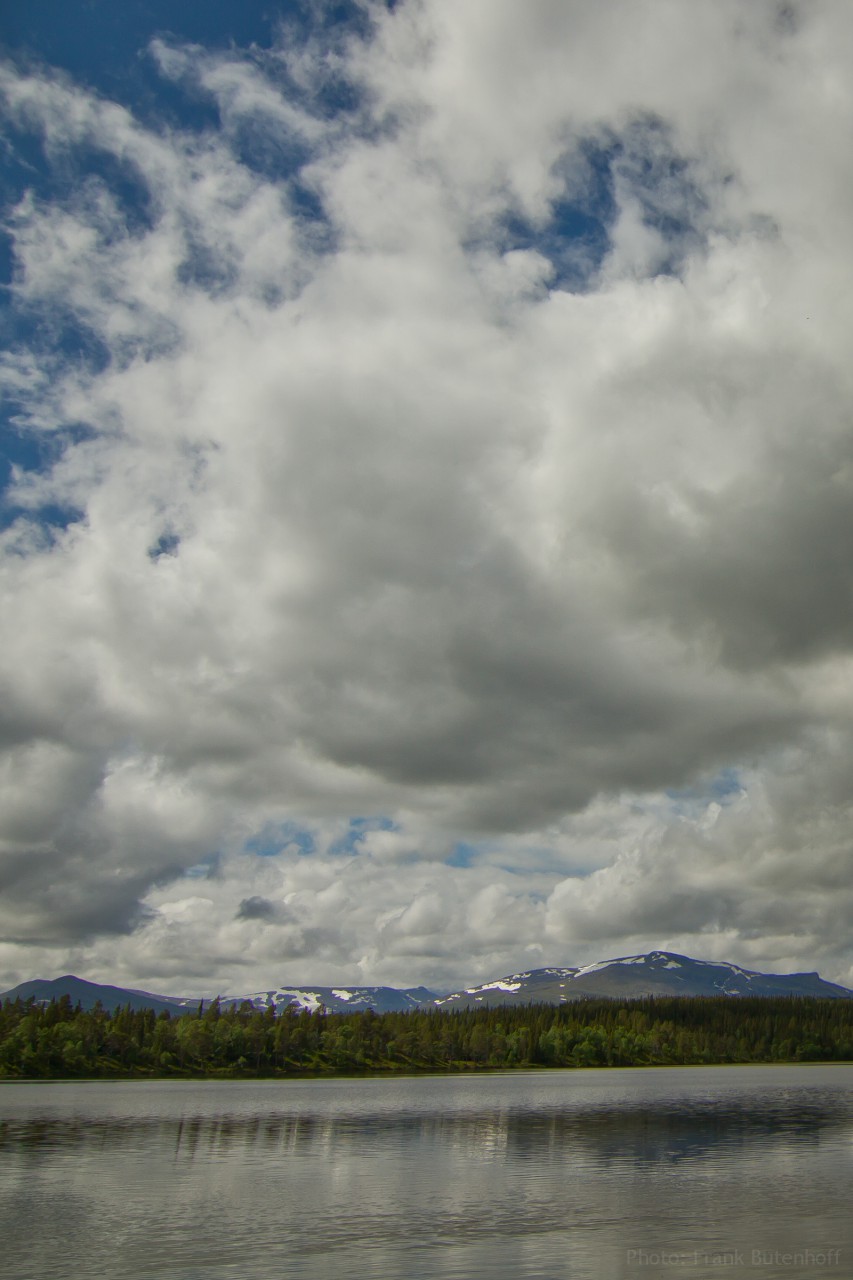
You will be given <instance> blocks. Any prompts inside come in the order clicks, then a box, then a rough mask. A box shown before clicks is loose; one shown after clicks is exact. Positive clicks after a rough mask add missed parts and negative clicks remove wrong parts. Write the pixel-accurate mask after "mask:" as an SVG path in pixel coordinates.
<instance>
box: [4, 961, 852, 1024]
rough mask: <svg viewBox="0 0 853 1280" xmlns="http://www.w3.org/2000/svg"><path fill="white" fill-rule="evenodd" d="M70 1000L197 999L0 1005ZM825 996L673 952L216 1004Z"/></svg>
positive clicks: (110, 992)
mask: <svg viewBox="0 0 853 1280" xmlns="http://www.w3.org/2000/svg"><path fill="white" fill-rule="evenodd" d="M63 995H67V996H69V997H70V999H71V1000H72V1001H73V1002H74V1003H75V1004H77V1003H78V1002H79V1003H80V1004H81V1005H82V1006H83V1008H89V1009H90V1008H92V1007H93V1006H94V1005H95V1004H96V1003H97V1002H98V1001H100V1003H101V1004H102V1005H103V1006H104V1008H106V1009H114V1008H116V1007H117V1006H119V1005H127V1004H129V1005H130V1006H131V1008H134V1009H142V1008H148V1009H154V1010H156V1011H157V1012H158V1013H159V1012H163V1011H168V1012H170V1013H173V1014H179V1013H186V1012H189V1011H191V1010H194V1009H197V1008H198V1006H199V1004H200V1003H204V1004H210V1001H209V1000H205V1001H203V1002H202V1001H201V1000H200V997H198V996H162V995H153V994H151V993H149V992H146V991H139V990H130V989H126V988H123V987H111V986H103V985H100V984H98V983H95V982H87V981H86V980H85V979H84V978H76V977H75V976H74V975H73V974H70V973H69V974H65V975H64V976H63V977H61V978H53V979H45V978H36V979H34V980H33V981H31V982H22V983H21V984H20V985H19V986H17V987H13V988H12V990H11V991H4V992H2V993H0V998H3V999H11V1000H14V999H17V998H21V999H23V1000H26V999H29V998H30V997H32V998H33V999H35V1000H39V1001H45V1002H47V1001H50V1000H53V999H59V998H60V997H61V996H63ZM720 995H725V996H732V997H737V996H822V997H826V998H829V999H851V998H853V991H851V990H849V989H848V988H847V987H842V986H839V985H838V984H837V983H833V982H825V981H824V980H823V979H822V978H821V977H820V976H819V975H818V974H817V973H816V972H814V971H811V972H808V973H789V974H778V973H759V972H757V971H755V970H752V969H744V968H742V967H741V966H740V965H737V964H732V963H730V962H728V961H723V960H694V959H692V957H690V956H684V955H680V954H678V953H677V952H674V951H649V952H647V953H645V954H644V955H633V956H617V957H616V958H615V959H613V960H598V961H596V962H595V963H594V964H587V965H580V966H568V967H566V968H560V967H558V966H554V965H550V966H547V967H545V968H542V969H528V970H525V971H524V972H521V973H511V974H508V975H506V976H505V977H502V978H493V979H491V980H490V981H489V982H482V983H479V984H476V985H474V986H471V987H466V988H465V989H464V990H462V991H454V992H451V993H450V994H448V995H437V994H436V993H435V992H434V991H430V990H429V989H428V988H427V987H407V988H405V989H403V990H400V989H399V988H397V987H374V986H347V985H344V984H339V985H337V986H334V987H324V986H317V985H315V984H313V983H312V984H310V985H305V986H288V985H285V984H282V985H281V986H278V987H270V988H268V989H267V990H266V991H255V992H253V993H252V994H250V995H245V996H226V995H221V996H219V997H218V999H219V1002H220V1004H221V1005H222V1006H223V1007H224V1006H226V1005H240V1004H243V1003H244V1002H248V1003H250V1004H252V1005H253V1006H254V1007H255V1008H256V1009H267V1008H269V1007H270V1006H272V1007H273V1008H274V1009H275V1010H276V1011H277V1012H281V1010H283V1009H285V1008H287V1007H288V1006H294V1007H296V1008H298V1009H308V1010H312V1011H316V1010H318V1009H321V1008H322V1009H326V1010H327V1011H328V1012H330V1013H344V1012H350V1013H355V1012H363V1011H364V1010H367V1009H372V1010H373V1011H374V1012H375V1013H386V1012H393V1011H400V1010H406V1009H416V1008H419V1007H423V1006H425V1005H426V1006H430V1007H433V1008H439V1009H464V1008H475V1009H476V1008H484V1007H488V1006H490V1005H501V1004H566V1003H568V1002H569V1001H572V1000H585V999H621V1000H632V999H640V998H642V997H645V996H720Z"/></svg>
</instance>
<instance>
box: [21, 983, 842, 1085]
mask: <svg viewBox="0 0 853 1280" xmlns="http://www.w3.org/2000/svg"><path fill="white" fill-rule="evenodd" d="M849 1061H853V1000H820V999H807V998H801V997H800V998H788V997H785V998H781V997H780V998H775V997H770V998H766V997H765V998H748V997H747V998H731V997H728V998H727V997H719V998H716V997H715V998H710V999H708V998H701V999H684V998H680V999H661V998H654V999H646V1000H631V1001H618V1000H586V1001H582V1002H580V1001H579V1002H577V1003H572V1004H565V1005H561V1006H559V1007H554V1006H553V1005H527V1006H518V1007H504V1008H499V1009H470V1010H456V1011H452V1012H451V1011H444V1010H426V1009H425V1010H411V1011H408V1012H406V1013H383V1014H376V1013H371V1012H365V1013H347V1014H341V1013H323V1012H319V1013H309V1012H307V1011H305V1010H302V1011H298V1010H295V1009H293V1008H292V1007H291V1008H288V1009H285V1010H284V1011H283V1012H282V1013H280V1014H278V1015H277V1014H275V1012H274V1011H273V1010H272V1009H268V1010H266V1011H262V1012H259V1011H257V1010H255V1009H253V1008H252V1006H251V1005H250V1004H248V1003H247V1004H244V1005H243V1006H242V1007H241V1008H239V1009H224V1010H223V1009H220V1007H219V1005H218V1004H217V1003H214V1004H213V1005H211V1006H210V1007H209V1008H207V1009H205V1010H203V1011H202V1010H199V1011H196V1012H194V1013H186V1014H180V1015H179V1016H171V1015H170V1014H168V1013H161V1014H159V1015H158V1014H155V1013H154V1012H153V1011H152V1010H150V1009H149V1010H142V1011H134V1010H132V1009H130V1008H129V1007H126V1008H120V1009H116V1010H115V1012H113V1013H109V1012H108V1011H107V1010H105V1009H103V1008H100V1007H96V1008H95V1009H93V1010H89V1011H84V1010H83V1009H81V1008H80V1006H79V1005H78V1006H76V1007H75V1006H73V1005H72V1004H71V1001H70V999H69V998H68V997H67V996H65V997H63V998H62V999H61V1000H58V1001H52V1002H51V1003H50V1004H48V1005H39V1004H36V1003H34V1002H33V1001H32V1000H28V1001H26V1002H23V1001H21V1000H16V1001H14V1002H12V1001H6V1002H5V1003H4V1004H3V1005H2V1007H0V1077H4V1078H7V1079H45V1078H51V1077H64V1078H67V1077H83V1076H85V1077H92V1076H94V1077H104V1078H108V1077H127V1076H286V1075H304V1074H336V1073H341V1074H344V1073H358V1072H375V1071H460V1070H483V1069H488V1068H492V1069H494V1068H507V1067H598V1066H601V1067H604V1066H607V1067H628V1066H658V1065H678V1064H683V1065H687V1064H693V1063H727V1062H849Z"/></svg>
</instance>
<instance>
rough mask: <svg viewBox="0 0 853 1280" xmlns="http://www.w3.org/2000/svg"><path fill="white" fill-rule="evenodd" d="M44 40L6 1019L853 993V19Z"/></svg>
mask: <svg viewBox="0 0 853 1280" xmlns="http://www.w3.org/2000/svg"><path fill="white" fill-rule="evenodd" d="M0 43H1V47H0V120H2V126H0V127H2V133H0V142H1V143H2V148H1V149H0V162H2V174H0V194H2V215H0V217H2V223H0V229H1V230H2V236H0V241H2V244H0V268H2V274H3V287H2V296H1V297H0V303H1V304H2V316H1V317H0V335H2V348H3V355H2V358H0V390H2V402H0V451H2V463H0V486H2V492H0V575H2V578H0V593H1V594H0V987H4V988H5V987H10V986H12V985H14V984H15V983H17V982H19V981H23V980H25V979H28V978H32V977H36V976H39V977H53V976H56V975H59V974H63V973H67V972H73V973H76V974H77V975H79V976H81V977H85V978H89V979H91V980H93V981H102V982H111V983H118V984H119V985H125V986H135V987H140V988H143V989H147V990H151V991H158V992H169V993H174V994H206V995H208V994H213V993H215V992H217V991H221V992H224V993H231V994H238V993H240V994H242V993H247V992H252V991H257V990H261V989H264V988H267V987H270V986H277V985H280V984H290V985H297V984H304V983H311V982H313V983H316V984H325V985H333V984H342V983H349V984H357V983H360V984H365V983H374V984H378V983H382V984H388V985H392V986H409V985H416V984H420V983H424V984H426V985H428V986H432V987H436V988H439V989H445V990H447V989H457V988H459V987H461V986H463V985H467V984H469V983H473V982H477V981H484V980H488V979H491V978H494V977H497V976H500V975H502V974H505V973H510V972H514V971H518V970H521V969H532V968H536V967H539V966H542V965H549V964H556V965H570V964H584V963H589V962H592V961H595V960H599V959H603V958H608V957H612V956H619V955H628V954H633V953H638V952H642V951H647V950H652V949H655V948H665V949H669V950H674V951H680V952H682V953H685V954H688V955H692V956H696V957H698V958H702V959H709V960H713V959H723V960H731V961H734V962H736V963H740V964H743V965H745V966H747V967H751V968H756V969H765V970H768V971H776V972H787V971H793V970H819V971H820V973H821V974H822V975H823V976H824V977H826V978H830V979H832V980H835V981H838V982H842V983H845V984H846V985H850V986H853V937H851V923H850V922H851V920H853V361H851V359H850V335H851V333H853V290H851V288H850V272H851V266H853V150H851V148H850V136H851V123H853V76H851V74H850V71H851V65H853V12H851V9H850V6H849V4H848V3H847V2H846V0H809V3H796V2H794V3H784V4H783V3H773V2H772V0H766V2H763V3H760V4H751V5H744V4H742V3H740V2H739V0H694V2H693V3H691V4H689V5H688V4H684V3H683V2H682V0H640V2H639V3H638V0H608V3H607V4H599V5H590V4H588V3H586V2H585V0H527V2H526V3H524V4H519V3H517V0H466V3H465V4H464V5H460V4H458V3H457V0H397V3H394V4H390V3H380V2H379V0H350V2H348V3H325V2H321V3H311V4H309V3H304V4H303V3H295V2H294V3H285V2H281V0H280V2H271V3H268V4H267V3H263V4H262V3H258V4H249V5H247V4H241V3H237V0H231V2H230V3H229V2H226V0H204V3H202V0H187V3H184V4H180V5H175V4H174V3H166V0H134V3H132V4H123V5H116V4H114V3H112V0H28V3H27V4H26V5H18V6H6V7H5V9H4V15H3V18H2V22H0Z"/></svg>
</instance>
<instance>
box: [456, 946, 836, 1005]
mask: <svg viewBox="0 0 853 1280" xmlns="http://www.w3.org/2000/svg"><path fill="white" fill-rule="evenodd" d="M720 995H725V996H822V997H825V998H829V999H850V998H853V991H850V990H849V989H848V988H847V987H841V986H838V985H837V984H836V983H834V982H824V980H823V979H822V978H821V977H819V976H818V974H817V973H791V974H777V973H757V972H755V971H753V970H751V969H742V968H741V967H740V965H736V964H728V963H726V962H723V961H710V960H693V959H691V958H690V957H689V956H682V955H678V954H677V953H676V952H673V951H652V952H650V953H649V954H648V955H640V956H621V957H619V958H618V959H615V960H601V961H599V962H598V963H597V964H590V965H585V966H583V967H582V968H569V969H555V968H550V969H533V970H531V971H529V972H527V973H515V974H510V975H509V976H508V977H506V978H500V979H498V980H497V981H494V982H485V983H482V984H481V985H480V986H476V987H469V988H467V989H466V990H465V991H457V992H454V993H453V994H452V995H449V996H446V997H444V998H443V999H439V1000H437V1001H436V1004H437V1005H438V1006H439V1007H440V1008H444V1009H453V1008H456V1009H465V1008H468V1009H471V1008H478V1007H480V1008H482V1007H483V1006H493V1005H502V1004H532V1003H544V1004H563V1003H565V1002H566V1001H567V1000H582V999H591V998H598V999H600V998H605V999H622V1000H634V999H638V998H640V997H642V996H720Z"/></svg>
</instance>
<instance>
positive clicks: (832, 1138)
mask: <svg viewBox="0 0 853 1280" xmlns="http://www.w3.org/2000/svg"><path fill="white" fill-rule="evenodd" d="M851 1172H853V1067H847V1066H840V1067H782V1066H780V1067H768V1068H764V1067H750V1068H740V1067H717V1068H707V1069H705V1068H695V1067H694V1068H667V1069H664V1070H646V1071H642V1070H613V1071H603V1070H599V1071H554V1072H547V1073H543V1072H537V1073H532V1072H513V1073H507V1074H504V1075H483V1076H473V1077H472V1076H467V1077H466V1076H463V1077H459V1076H454V1077H435V1076H430V1077H420V1078H409V1079H396V1080H375V1079H369V1080H334V1081H307V1080H301V1081H286V1082H263V1083H241V1082H223V1083H187V1082H175V1081H168V1082H159V1083H158V1082H133V1083H117V1084H97V1083H91V1084H17V1083H16V1084H4V1085H2V1086H0V1275H2V1276H4V1277H6V1276H9V1277H14V1280H54V1278H56V1280H58V1278H59V1277H63V1280H64V1278H66V1277H75V1280H76V1278H77V1277H79V1278H80V1280H97V1278H98V1277H105V1278H108V1280H140V1278H142V1277H150V1278H152V1280H153V1278H154V1277H158V1278H160V1280H164V1278H168V1280H238V1278H239V1280H243V1278H244V1277H248V1278H249V1280H255V1278H257V1280H289V1278H290V1277H299V1278H303V1277H304V1278H305V1280H329V1278H330V1277H331V1278H334V1280H347V1278H348V1277H359V1280H360V1278H361V1277H376V1278H377V1280H380V1278H381V1280H396V1278H398V1277H399V1278H401V1280H402V1278H403V1277H405V1278H406V1280H420V1278H421V1277H423V1278H425V1280H432V1278H434V1277H435V1278H438V1277H441V1278H442V1280H468V1278H469V1277H470V1278H472V1280H480V1278H485V1277H488V1278H489V1280H529V1278H533V1277H536V1278H537V1280H558V1278H560V1280H562V1277H572V1278H573V1280H574V1278H578V1277H595V1278H596V1280H598V1278H599V1277H601V1278H602V1280H613V1278H614V1277H615V1278H617V1280H618V1278H620V1277H650V1278H651V1277H659V1276H667V1277H677V1276H689V1277H690V1278H691V1280H699V1277H703V1276H724V1277H725V1278H726V1280H735V1278H739V1277H743V1276H749V1277H765V1278H766V1277H785V1280H792V1278H794V1277H809V1280H813V1278H814V1277H815V1276H827V1277H833V1278H836V1277H837V1278H838V1280H841V1277H845V1278H848V1277H851V1276H853V1229H851V1214H850V1204H851V1189H853V1179H851ZM837 1251H840V1256H839V1254H838V1252H837Z"/></svg>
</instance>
